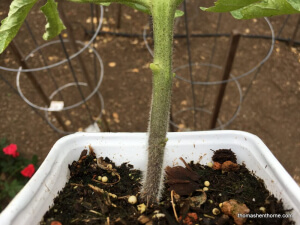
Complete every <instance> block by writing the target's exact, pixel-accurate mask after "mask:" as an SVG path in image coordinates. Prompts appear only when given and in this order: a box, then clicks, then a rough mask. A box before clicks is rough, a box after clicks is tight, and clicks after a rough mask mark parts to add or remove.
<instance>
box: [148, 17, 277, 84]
mask: <svg viewBox="0 0 300 225" xmlns="http://www.w3.org/2000/svg"><path fill="white" fill-rule="evenodd" d="M264 19H265V21H266V22H267V24H268V26H269V28H270V31H271V35H272V39H271V40H272V42H271V47H270V49H269V51H268V54H267V55H266V57H265V58H264V59H263V60H262V61H260V62H259V63H258V64H257V65H256V66H254V67H253V68H252V69H250V70H249V71H247V72H245V73H243V74H241V75H239V76H237V77H235V78H230V79H228V80H221V81H194V82H193V83H191V81H190V80H188V79H185V78H183V77H181V76H178V75H176V76H175V77H176V78H178V79H180V80H182V81H185V82H187V83H190V84H199V85H216V84H224V83H227V82H231V81H234V80H238V79H241V78H242V77H245V76H247V75H249V74H251V73H252V72H254V71H255V70H256V69H258V68H259V67H260V66H261V65H263V64H264V63H265V62H266V61H267V60H268V59H269V58H270V56H271V54H272V52H273V49H274V45H275V33H274V29H273V26H272V24H271V23H270V21H269V19H268V18H267V17H264ZM146 29H147V27H146V26H144V30H143V39H144V43H145V45H146V48H147V49H148V51H149V53H150V55H151V56H152V57H153V51H152V49H151V47H150V46H149V44H148V41H147V38H146V36H147V31H146ZM188 66H189V65H188ZM186 67H187V66H186V65H183V66H179V67H177V68H175V69H173V72H174V73H175V72H176V71H177V70H179V69H183V68H186Z"/></svg>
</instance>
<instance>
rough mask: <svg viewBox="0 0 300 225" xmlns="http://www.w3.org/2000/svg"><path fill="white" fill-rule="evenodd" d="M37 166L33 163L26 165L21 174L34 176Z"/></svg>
mask: <svg viewBox="0 0 300 225" xmlns="http://www.w3.org/2000/svg"><path fill="white" fill-rule="evenodd" d="M34 171H35V168H34V165H33V164H29V165H28V166H27V167H25V168H24V169H23V170H22V171H21V174H22V175H23V176H24V177H32V175H33V174H34Z"/></svg>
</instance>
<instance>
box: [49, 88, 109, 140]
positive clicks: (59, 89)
mask: <svg viewBox="0 0 300 225" xmlns="http://www.w3.org/2000/svg"><path fill="white" fill-rule="evenodd" d="M75 85H77V84H76V82H72V83H68V84H65V85H63V86H61V87H59V88H58V89H57V90H55V91H54V92H52V94H51V95H50V96H49V99H50V100H52V99H53V97H54V96H55V95H56V94H57V93H58V92H59V91H61V90H63V89H65V88H68V87H71V86H75ZM78 85H81V86H86V87H87V86H88V85H87V83H84V82H78ZM97 95H98V97H99V99H100V105H101V110H100V114H99V116H98V117H99V118H101V116H102V112H103V110H104V99H103V96H102V95H101V93H100V92H99V90H98V91H97ZM45 118H46V120H47V122H48V124H49V125H50V126H51V127H52V129H54V130H55V131H56V132H58V133H61V134H73V133H74V132H67V131H63V130H61V129H58V128H57V127H56V126H54V124H53V123H51V121H50V120H49V113H48V111H45Z"/></svg>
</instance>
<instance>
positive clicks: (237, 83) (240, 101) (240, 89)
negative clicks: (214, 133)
mask: <svg viewBox="0 0 300 225" xmlns="http://www.w3.org/2000/svg"><path fill="white" fill-rule="evenodd" d="M187 65H188V64H187ZM195 65H200V66H211V67H214V68H217V69H219V70H221V69H222V67H221V66H218V65H215V64H207V63H194V64H192V66H195ZM230 77H231V79H232V80H233V81H234V82H235V83H236V86H237V88H238V91H239V94H240V99H239V105H238V107H237V109H236V111H235V112H234V114H233V116H232V117H231V119H230V120H228V121H227V122H226V123H225V124H223V125H222V124H220V126H219V127H216V128H214V130H217V129H224V128H225V127H226V126H228V125H229V124H231V123H232V122H233V120H235V118H236V117H237V115H238V114H239V112H240V110H241V108H242V102H243V91H242V88H241V85H240V83H239V81H238V80H237V79H236V77H235V76H233V75H232V74H230ZM200 109H203V108H200ZM189 110H193V107H192V108H189ZM196 110H197V108H196ZM181 111H182V110H181ZM181 111H179V112H181ZM186 111H187V110H186ZM198 111H199V110H198ZM200 111H204V110H200ZM179 112H177V113H179ZM204 112H206V113H211V112H210V111H208V110H207V111H204ZM174 115H176V113H175V114H174ZM172 125H173V124H172ZM173 126H174V125H173Z"/></svg>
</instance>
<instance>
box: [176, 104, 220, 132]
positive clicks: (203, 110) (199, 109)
mask: <svg viewBox="0 0 300 225" xmlns="http://www.w3.org/2000/svg"><path fill="white" fill-rule="evenodd" d="M193 110H194V111H200V112H205V113H208V114H212V112H211V111H209V110H208V109H205V108H199V107H196V108H194V107H190V108H185V109H182V110H179V111H178V112H176V113H175V114H174V115H173V116H176V115H178V114H180V113H183V112H187V111H193ZM217 122H218V124H219V125H220V126H219V127H220V128H221V129H224V125H223V124H222V121H221V120H220V119H219V118H218V119H217ZM170 124H171V125H172V126H174V127H176V128H177V129H179V126H178V125H177V124H176V123H174V122H173V121H171V120H170ZM214 129H217V128H214Z"/></svg>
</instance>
